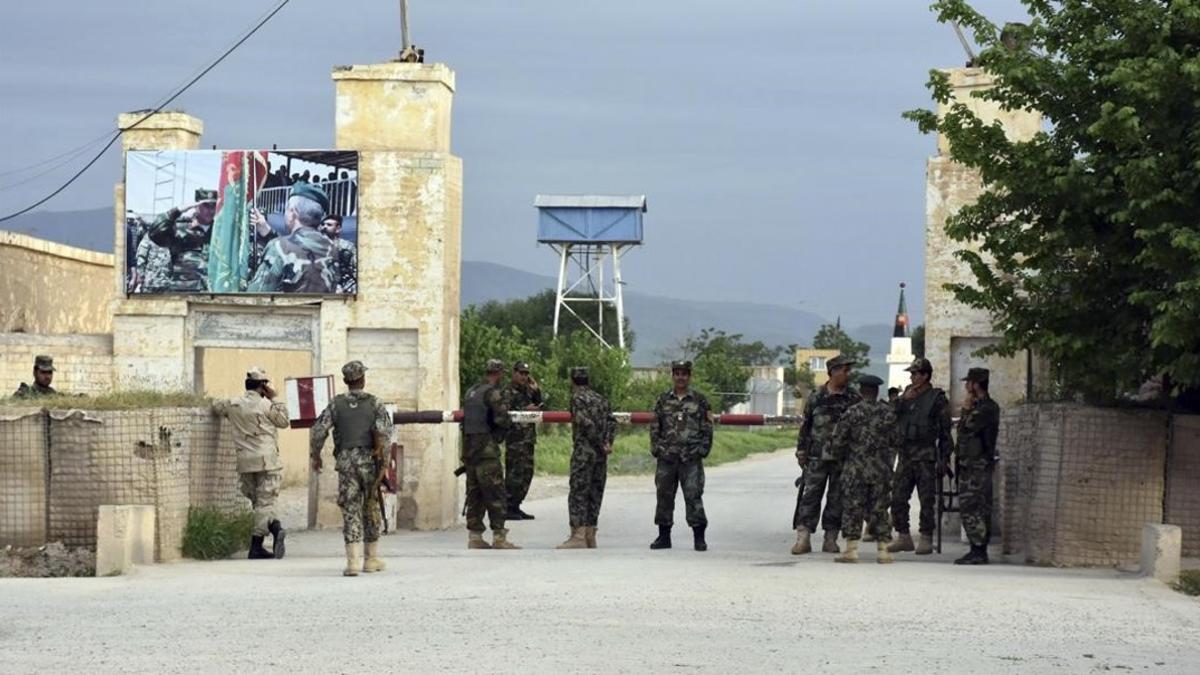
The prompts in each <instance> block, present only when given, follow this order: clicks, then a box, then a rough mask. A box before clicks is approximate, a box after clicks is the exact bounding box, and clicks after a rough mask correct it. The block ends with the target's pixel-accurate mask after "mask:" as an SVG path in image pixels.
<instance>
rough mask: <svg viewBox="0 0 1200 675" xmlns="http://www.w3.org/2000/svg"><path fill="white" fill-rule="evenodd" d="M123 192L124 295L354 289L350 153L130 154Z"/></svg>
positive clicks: (354, 187) (354, 189)
mask: <svg viewBox="0 0 1200 675" xmlns="http://www.w3.org/2000/svg"><path fill="white" fill-rule="evenodd" d="M125 186H126V191H125V208H126V214H125V224H126V227H125V269H126V277H125V278H126V291H127V292H128V293H129V294H130V295H143V294H189V293H201V294H227V293H262V294H309V295H345V294H354V293H356V292H357V289H358V153H357V152H353V151H340V150H339V151H334V150H169V151H132V152H129V153H128V155H127V159H126V165H125Z"/></svg>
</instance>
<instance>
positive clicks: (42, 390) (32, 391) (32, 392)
mask: <svg viewBox="0 0 1200 675" xmlns="http://www.w3.org/2000/svg"><path fill="white" fill-rule="evenodd" d="M57 393H58V392H57V391H55V390H54V387H43V386H41V385H39V384H38V383H37V382H34V383H33V384H25V383H24V382H22V383H21V386H19V387H17V390H16V391H14V392H13V397H14V398H37V397H38V396H54V395H55V394H57Z"/></svg>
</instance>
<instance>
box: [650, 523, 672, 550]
mask: <svg viewBox="0 0 1200 675" xmlns="http://www.w3.org/2000/svg"><path fill="white" fill-rule="evenodd" d="M650 548H651V550H655V551H657V550H658V549H660V548H671V526H670V525H659V526H658V539H655V540H654V541H652V542H650Z"/></svg>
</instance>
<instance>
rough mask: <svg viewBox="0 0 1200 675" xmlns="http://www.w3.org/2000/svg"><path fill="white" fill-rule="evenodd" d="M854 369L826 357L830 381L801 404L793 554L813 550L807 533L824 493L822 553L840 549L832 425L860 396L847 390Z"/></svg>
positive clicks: (812, 528) (850, 364) (838, 472)
mask: <svg viewBox="0 0 1200 675" xmlns="http://www.w3.org/2000/svg"><path fill="white" fill-rule="evenodd" d="M852 367H854V361H851V360H850V359H848V358H846V357H844V356H842V355H840V354H839V355H837V356H835V357H833V358H832V359H829V361H828V362H826V364H825V368H826V370H827V371H828V373H829V381H828V382H826V383H825V384H824V385H823V386H822V387H821V388H819V389H817V390H816V391H814V392H813V393H812V394H810V395H809V397H808V400H807V401H805V402H804V420H803V422H802V423H801V425H800V434H799V436H798V437H797V439H796V461H797V462H798V463H799V464H800V466H801V468H803V469H804V476H803V479H802V483H801V485H800V492H799V494H798V495H797V497H796V510H795V512H794V513H793V514H792V527H793V528H795V530H796V543H795V544H793V545H792V554H793V555H803V554H805V553H809V552H811V551H812V543H811V541H810V535H811V534H812V533H813V532H814V531H815V530H816V528H817V514H818V513H820V512H821V498H822V497H825V511H824V512H823V513H820V515H821V526H822V528H823V529H824V530H825V541H824V543H823V545H822V546H821V551H823V552H825V553H838V552H839V549H838V545H837V535H838V529H839V528H840V527H841V526H842V466H841V461H840V459H839V456H840V455H839V452H838V450H837V448H836V447H835V446H834V441H833V429H834V426H835V425H837V423H838V420H840V419H841V418H842V415H843V414H845V412H846V410H847V409H849V408H850V406H852V405H854V404H856V403H858V402H859V401H861V400H862V398H861V397H860V396H859V395H858V393H857V392H855V391H854V390H853V389H851V388H850V369H851V368H852ZM827 488H828V494H826V489H827Z"/></svg>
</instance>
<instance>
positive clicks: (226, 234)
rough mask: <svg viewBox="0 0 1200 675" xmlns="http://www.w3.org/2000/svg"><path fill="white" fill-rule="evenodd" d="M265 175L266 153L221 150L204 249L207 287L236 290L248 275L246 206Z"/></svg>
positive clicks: (249, 233)
mask: <svg viewBox="0 0 1200 675" xmlns="http://www.w3.org/2000/svg"><path fill="white" fill-rule="evenodd" d="M266 178H267V153H265V152H244V151H235V152H225V153H222V154H221V176H220V183H219V187H218V189H217V212H216V216H215V217H214V219H213V227H212V239H211V241H210V244H209V249H208V290H209V292H211V293H240V292H243V291H245V290H246V284H247V283H248V282H249V276H250V253H251V251H250V249H251V242H252V239H251V227H252V226H251V223H250V212H249V208H248V207H249V206H250V205H251V204H253V203H254V195H255V194H257V192H258V190H259V189H260V188H261V187H262V185H263V183H264V182H265V181H266Z"/></svg>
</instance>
